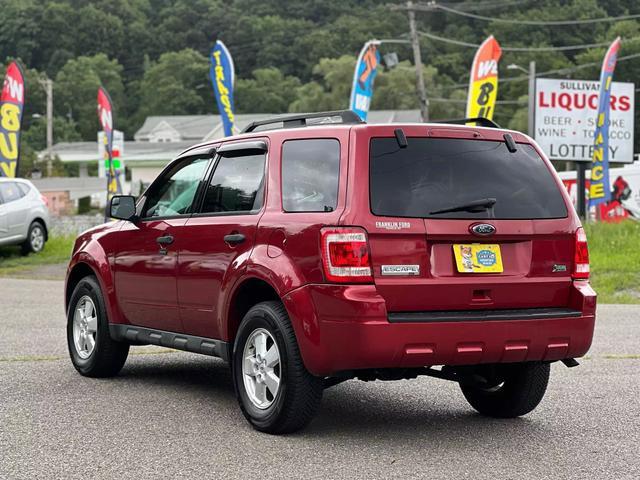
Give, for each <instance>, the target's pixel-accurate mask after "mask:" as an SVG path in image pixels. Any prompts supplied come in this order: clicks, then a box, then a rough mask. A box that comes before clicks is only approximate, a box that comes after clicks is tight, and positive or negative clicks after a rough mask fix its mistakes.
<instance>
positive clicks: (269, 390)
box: [232, 301, 324, 434]
mask: <svg viewBox="0 0 640 480" xmlns="http://www.w3.org/2000/svg"><path fill="white" fill-rule="evenodd" d="M232 370H233V383H234V387H235V390H236V396H237V398H238V403H239V404H240V408H241V409H242V413H243V414H244V416H245V417H246V419H247V420H248V421H249V423H251V425H252V426H253V427H254V428H255V429H256V430H259V431H261V432H266V433H272V434H281V433H290V432H294V431H296V430H299V429H301V428H303V427H304V426H306V425H307V424H308V423H309V422H310V421H311V420H312V419H313V417H314V415H315V414H316V412H317V410H318V408H319V407H320V403H321V400H322V392H323V389H324V386H323V381H322V379H321V378H319V377H315V376H313V375H311V374H310V373H309V372H308V371H307V369H306V368H305V366H304V364H303V362H302V358H301V356H300V350H299V348H298V343H297V341H296V337H295V334H294V332H293V327H292V326H291V322H290V321H289V316H288V315H287V312H286V310H285V308H284V306H283V305H282V304H281V303H280V302H276V301H270V302H262V303H259V304H257V305H255V306H254V307H252V308H251V309H250V310H249V311H248V312H247V314H246V315H245V316H244V319H243V320H242V323H241V324H240V327H239V329H238V335H237V336H236V340H235V343H234V347H233V358H232Z"/></svg>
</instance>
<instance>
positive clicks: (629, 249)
mask: <svg viewBox="0 0 640 480" xmlns="http://www.w3.org/2000/svg"><path fill="white" fill-rule="evenodd" d="M585 230H586V231H587V237H588V239H589V256H590V260H591V283H592V285H593V287H594V288H595V290H596V291H597V292H598V302H600V303H638V304H640V223H638V222H633V221H626V222H622V223H590V224H586V225H585ZM72 245H73V237H52V238H50V239H49V241H48V242H47V244H46V246H45V248H44V250H43V251H42V252H40V253H39V254H37V255H33V254H32V255H28V256H22V255H21V254H20V247H0V276H10V275H12V274H18V273H20V272H24V271H26V270H30V269H32V268H34V267H37V266H40V265H47V264H55V263H66V262H67V261H68V260H69V255H70V253H71V247H72Z"/></svg>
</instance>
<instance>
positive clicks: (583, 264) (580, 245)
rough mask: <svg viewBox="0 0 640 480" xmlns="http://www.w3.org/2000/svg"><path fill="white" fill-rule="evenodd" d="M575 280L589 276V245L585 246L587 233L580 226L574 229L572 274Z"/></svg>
mask: <svg viewBox="0 0 640 480" xmlns="http://www.w3.org/2000/svg"><path fill="white" fill-rule="evenodd" d="M572 277H573V278H574V279H577V280H586V279H588V278H589V247H588V246H587V235H586V234H585V233H584V229H583V228H582V227H578V229H577V230H576V245H575V255H574V262H573V275H572Z"/></svg>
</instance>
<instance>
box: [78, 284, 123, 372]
mask: <svg viewBox="0 0 640 480" xmlns="http://www.w3.org/2000/svg"><path fill="white" fill-rule="evenodd" d="M67 345H68V347H69V356H70V357H71V362H72V363H73V366H74V367H75V369H76V370H77V371H78V372H79V373H80V374H81V375H84V376H85V377H113V376H115V375H117V374H118V372H120V370H121V369H122V367H123V366H124V363H125V361H126V360H127V356H128V354H129V344H127V343H122V342H116V341H114V340H112V339H111V335H110V334H109V319H108V317H107V310H106V308H105V303H104V298H103V296H102V291H101V290H100V285H99V284H98V280H97V279H96V278H95V277H93V276H88V277H85V278H83V279H82V280H80V282H78V285H77V286H76V288H75V289H74V290H73V294H72V295H71V300H70V302H69V311H68V312H67Z"/></svg>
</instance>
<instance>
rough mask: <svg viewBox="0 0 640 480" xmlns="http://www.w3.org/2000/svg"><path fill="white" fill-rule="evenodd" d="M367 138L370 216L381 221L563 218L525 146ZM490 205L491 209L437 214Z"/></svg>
mask: <svg viewBox="0 0 640 480" xmlns="http://www.w3.org/2000/svg"><path fill="white" fill-rule="evenodd" d="M408 143H409V145H408V147H406V148H399V147H398V142H397V141H396V139H395V138H373V139H372V140H371V148H370V151H371V161H370V177H371V178H370V192H371V199H370V200H371V210H372V212H373V213H374V214H375V215H379V216H388V217H418V218H460V219H483V218H495V219H505V220H506V219H550V218H564V217H566V216H567V207H566V205H565V203H564V199H563V197H562V194H561V193H560V191H559V188H558V185H557V184H556V182H555V180H554V178H553V176H552V174H551V172H550V171H549V169H548V168H547V166H546V164H545V163H544V161H543V159H542V158H541V157H540V156H539V155H538V153H537V152H536V151H535V149H534V148H533V147H532V146H531V145H522V144H519V145H518V150H517V151H516V152H513V153H511V152H509V150H508V149H507V146H506V145H505V143H504V142H497V141H480V140H464V139H451V138H409V139H408ZM483 199H495V203H494V204H493V206H492V207H490V208H476V209H475V210H477V211H472V210H473V208H471V209H467V210H458V211H447V212H442V213H436V212H439V211H443V210H450V209H452V208H456V207H460V206H464V205H467V204H469V203H473V202H478V201H479V200H483Z"/></svg>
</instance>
